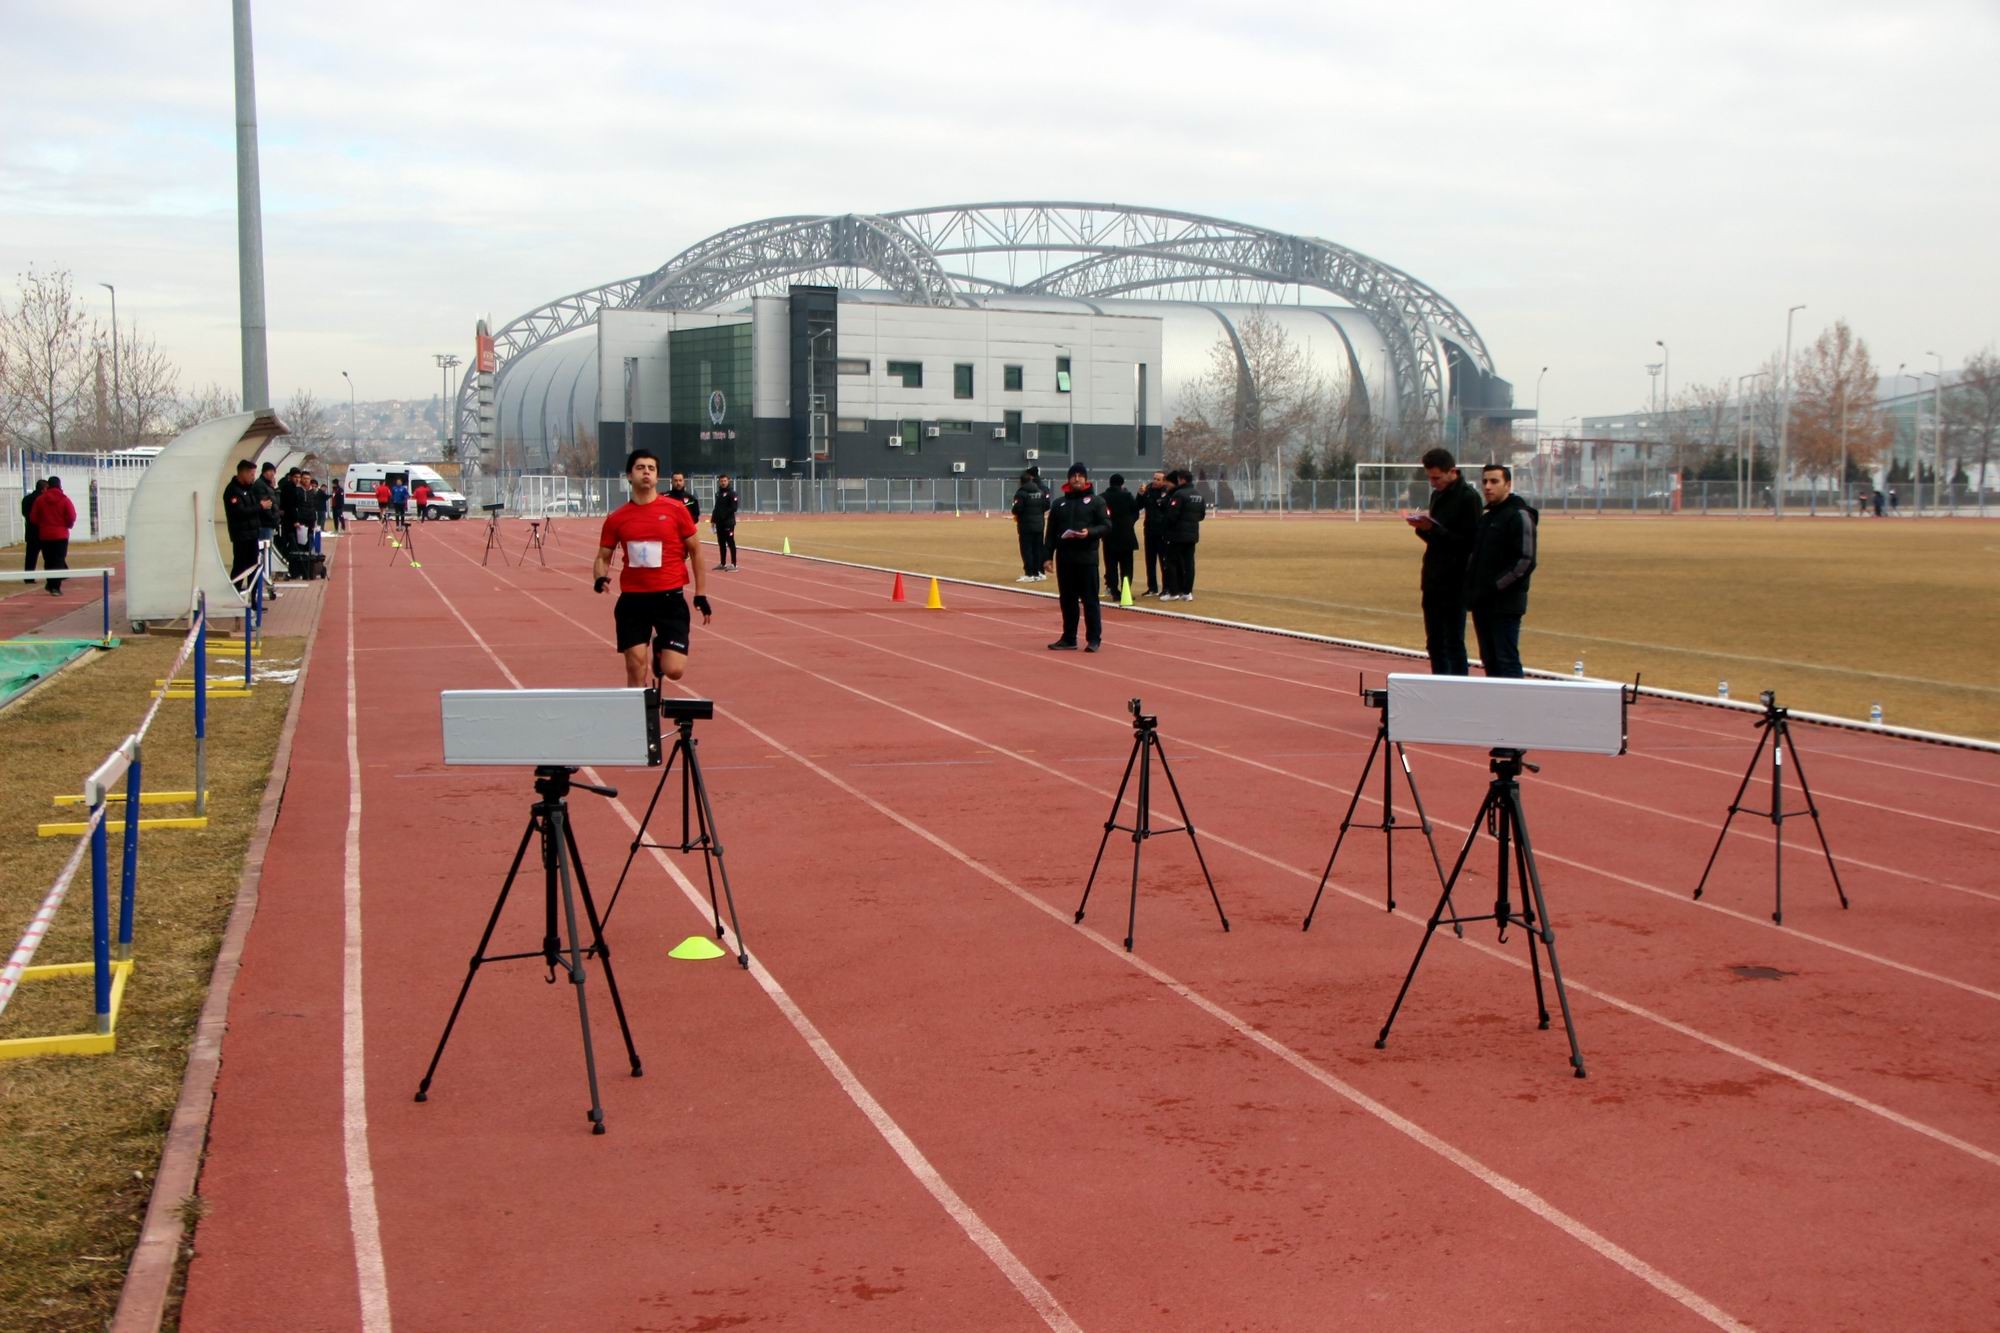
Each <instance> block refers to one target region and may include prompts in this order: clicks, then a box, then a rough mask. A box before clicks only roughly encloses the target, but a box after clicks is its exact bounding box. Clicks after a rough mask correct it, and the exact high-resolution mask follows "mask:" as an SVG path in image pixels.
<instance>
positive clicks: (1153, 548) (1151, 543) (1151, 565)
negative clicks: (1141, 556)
mask: <svg viewBox="0 0 2000 1333" xmlns="http://www.w3.org/2000/svg"><path fill="white" fill-rule="evenodd" d="M1160 546H1161V542H1160V539H1159V538H1158V537H1155V536H1154V535H1153V534H1152V533H1150V532H1149V533H1147V534H1146V591H1147V592H1150V593H1154V594H1158V593H1159V591H1160Z"/></svg>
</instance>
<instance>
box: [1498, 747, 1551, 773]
mask: <svg viewBox="0 0 2000 1333" xmlns="http://www.w3.org/2000/svg"><path fill="white" fill-rule="evenodd" d="M1488 754H1489V755H1490V756H1491V757H1490V758H1489V759H1488V760H1487V761H1486V766H1487V767H1488V768H1490V769H1492V770H1493V776H1494V777H1496V778H1518V777H1520V776H1521V770H1522V769H1524V768H1525V769H1527V770H1528V771H1529V772H1530V773H1539V772H1541V771H1542V766H1541V765H1540V764H1531V763H1529V762H1528V752H1527V751H1526V750H1506V749H1495V750H1490V751H1488Z"/></svg>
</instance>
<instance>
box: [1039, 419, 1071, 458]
mask: <svg viewBox="0 0 2000 1333" xmlns="http://www.w3.org/2000/svg"><path fill="white" fill-rule="evenodd" d="M1035 433H1036V435H1037V436H1038V437H1039V438H1038V440H1037V442H1036V447H1037V448H1039V449H1041V450H1042V451H1043V452H1044V453H1046V452H1048V451H1049V450H1054V451H1055V452H1056V453H1064V452H1066V451H1067V450H1068V449H1069V425H1068V423H1067V422H1062V421H1044V422H1042V423H1041V424H1040V425H1039V426H1037V427H1036V428H1035Z"/></svg>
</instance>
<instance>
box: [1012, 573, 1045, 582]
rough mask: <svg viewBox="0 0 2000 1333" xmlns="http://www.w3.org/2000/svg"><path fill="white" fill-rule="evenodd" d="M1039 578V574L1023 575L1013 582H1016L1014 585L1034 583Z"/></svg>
mask: <svg viewBox="0 0 2000 1333" xmlns="http://www.w3.org/2000/svg"><path fill="white" fill-rule="evenodd" d="M1040 577H1041V576H1040V575H1039V574H1023V575H1021V577H1020V578H1018V579H1015V580H1014V582H1016V583H1033V582H1034V581H1035V580H1036V579H1038V578H1040Z"/></svg>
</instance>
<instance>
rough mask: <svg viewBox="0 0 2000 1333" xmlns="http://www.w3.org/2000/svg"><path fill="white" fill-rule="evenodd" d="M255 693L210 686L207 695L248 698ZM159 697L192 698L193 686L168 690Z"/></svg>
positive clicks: (253, 691)
mask: <svg viewBox="0 0 2000 1333" xmlns="http://www.w3.org/2000/svg"><path fill="white" fill-rule="evenodd" d="M255 693H256V691H255V690H245V689H227V690H223V689H215V688H210V690H209V691H208V697H209V698H211V699H248V698H250V697H251V696H252V695H254V694H255ZM160 697H161V698H162V699H192V698H194V686H192V685H190V686H188V687H187V688H186V689H179V690H168V691H167V692H166V693H165V694H163V695H161V696H160Z"/></svg>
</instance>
